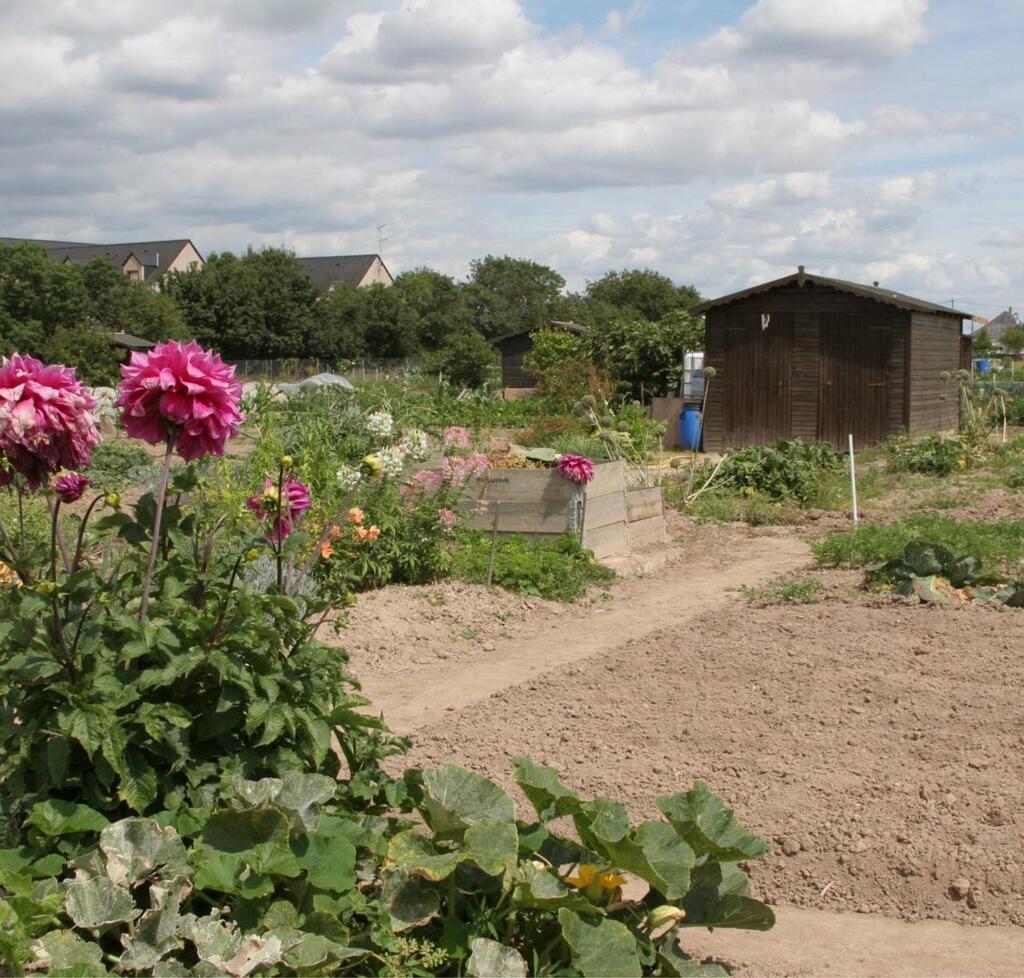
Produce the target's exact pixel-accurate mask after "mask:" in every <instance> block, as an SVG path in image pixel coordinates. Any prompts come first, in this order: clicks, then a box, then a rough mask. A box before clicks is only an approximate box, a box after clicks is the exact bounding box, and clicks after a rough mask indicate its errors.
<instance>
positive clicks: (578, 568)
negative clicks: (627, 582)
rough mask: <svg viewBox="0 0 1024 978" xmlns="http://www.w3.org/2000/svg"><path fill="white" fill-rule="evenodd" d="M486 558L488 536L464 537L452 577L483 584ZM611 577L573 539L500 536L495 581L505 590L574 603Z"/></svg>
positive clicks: (495, 564) (489, 543) (612, 573)
mask: <svg viewBox="0 0 1024 978" xmlns="http://www.w3.org/2000/svg"><path fill="white" fill-rule="evenodd" d="M490 554H491V538H490V536H488V535H487V534H484V533H470V532H466V533H464V534H462V535H461V536H460V538H459V545H458V549H457V550H456V552H455V557H454V560H453V562H452V570H451V572H452V576H454V577H458V578H460V579H461V580H463V581H468V582H470V583H471V584H486V583H487V566H488V563H489V561H490ZM614 578H615V571H613V570H611V569H610V568H608V567H603V566H601V565H600V564H598V563H597V562H596V561H595V560H594V558H593V555H592V554H591V552H590V551H589V550H584V549H583V548H582V547H581V546H580V543H579V540H577V539H576V538H575V537H572V536H563V537H559V538H558V539H557V540H556V541H554V542H553V543H547V542H542V541H537V540H532V539H527V538H526V537H521V536H515V535H512V536H502V537H499V538H498V547H497V550H496V552H495V557H494V578H493V583H494V584H496V585H498V587H503V588H505V589H506V590H508V591H516V592H517V593H519V594H529V595H532V596H533V597H536V598H545V599H547V600H549V601H575V600H576V599H577V598H581V597H582V596H583V595H584V594H585V593H586V591H587V588H589V587H591V586H592V585H595V584H607V583H608V582H609V581H612V580H614Z"/></svg>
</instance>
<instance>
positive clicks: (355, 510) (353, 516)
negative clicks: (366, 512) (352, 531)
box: [346, 506, 363, 526]
mask: <svg viewBox="0 0 1024 978" xmlns="http://www.w3.org/2000/svg"><path fill="white" fill-rule="evenodd" d="M346 518H347V519H348V521H349V523H351V524H352V525H353V526H359V524H360V523H362V522H363V511H362V510H361V509H360V508H359V507H358V506H353V507H352V508H351V509H350V510H349V511H348V515H347V517H346Z"/></svg>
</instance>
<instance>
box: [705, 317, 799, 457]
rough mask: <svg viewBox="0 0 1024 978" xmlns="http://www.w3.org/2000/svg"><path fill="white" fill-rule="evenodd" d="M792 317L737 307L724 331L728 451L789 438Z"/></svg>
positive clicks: (723, 382)
mask: <svg viewBox="0 0 1024 978" xmlns="http://www.w3.org/2000/svg"><path fill="white" fill-rule="evenodd" d="M792 344H793V316H792V314H791V313H778V312H774V313H772V314H771V316H770V318H769V319H768V323H767V326H766V327H763V326H762V319H761V316H760V314H758V313H756V312H751V311H749V310H747V309H738V310H736V312H735V313H734V315H733V318H732V319H730V321H729V323H728V324H727V326H726V329H725V369H724V370H723V375H724V376H723V377H722V384H723V388H724V390H723V400H724V411H723V418H724V421H725V431H724V439H725V446H726V447H728V448H738V447H741V446H743V445H764V444H768V443H769V442H773V441H775V440H776V439H777V438H788V437H789V434H790V426H789V402H790V386H791V385H790V374H791V368H790V362H791V352H792Z"/></svg>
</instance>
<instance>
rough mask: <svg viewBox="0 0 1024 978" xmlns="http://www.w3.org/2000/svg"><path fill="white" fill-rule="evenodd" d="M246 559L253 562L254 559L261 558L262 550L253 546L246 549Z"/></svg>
mask: <svg viewBox="0 0 1024 978" xmlns="http://www.w3.org/2000/svg"><path fill="white" fill-rule="evenodd" d="M245 559H246V560H247V561H249V563H252V562H253V561H254V560H259V559H260V552H259V550H258V549H257V548H256V547H251V548H250V549H249V550H246V552H245Z"/></svg>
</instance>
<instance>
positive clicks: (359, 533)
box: [356, 526, 370, 542]
mask: <svg viewBox="0 0 1024 978" xmlns="http://www.w3.org/2000/svg"><path fill="white" fill-rule="evenodd" d="M369 535H370V531H369V530H367V529H365V528H364V527H362V526H361V527H359V529H358V530H356V539H357V540H359V541H360V542H362V541H363V540H365V539H366V538H367V537H368V536H369Z"/></svg>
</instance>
